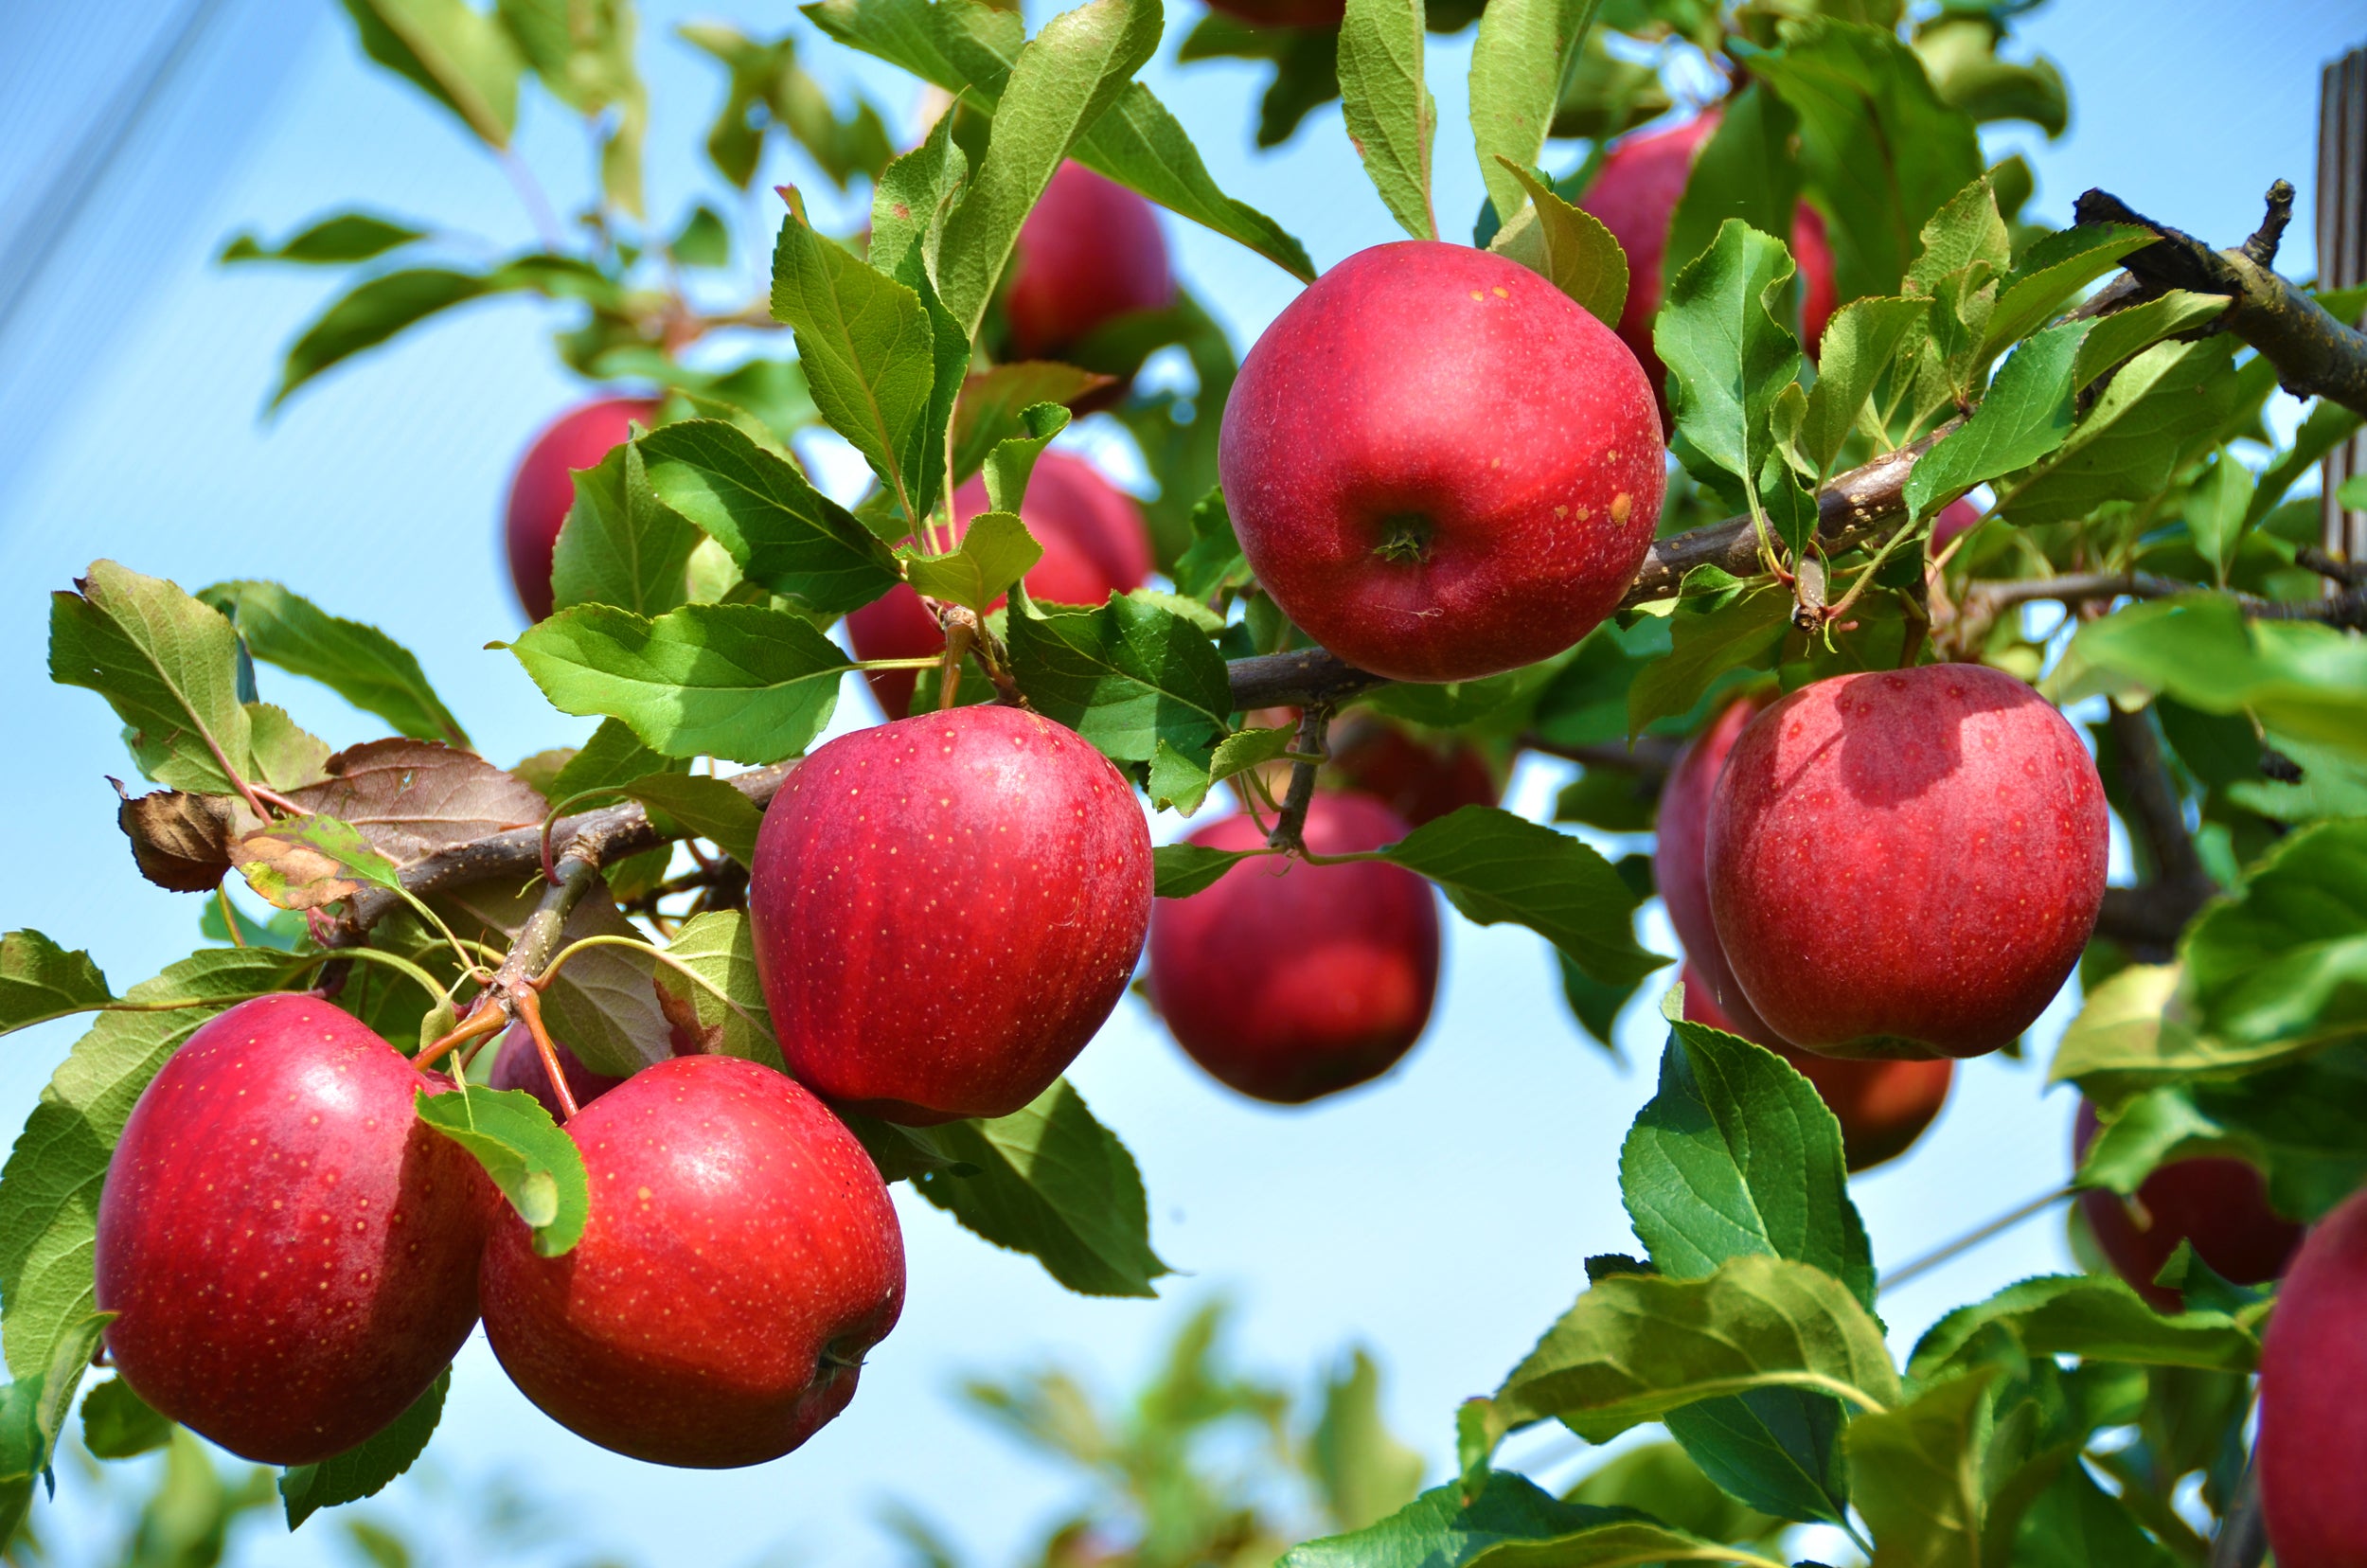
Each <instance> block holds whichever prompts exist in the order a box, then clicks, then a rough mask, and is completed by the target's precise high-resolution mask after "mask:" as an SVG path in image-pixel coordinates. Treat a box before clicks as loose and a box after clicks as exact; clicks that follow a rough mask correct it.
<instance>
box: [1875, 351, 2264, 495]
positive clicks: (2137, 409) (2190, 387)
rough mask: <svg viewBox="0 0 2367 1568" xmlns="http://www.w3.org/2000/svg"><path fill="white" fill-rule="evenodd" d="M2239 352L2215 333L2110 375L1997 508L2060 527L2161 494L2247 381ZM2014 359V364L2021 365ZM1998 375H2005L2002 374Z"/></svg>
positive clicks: (2149, 353)
mask: <svg viewBox="0 0 2367 1568" xmlns="http://www.w3.org/2000/svg"><path fill="white" fill-rule="evenodd" d="M2073 325H2074V324H2070V323H2067V324H2066V325H2065V326H2064V327H2056V328H2050V329H2049V331H2055V332H2060V331H2065V330H2069V329H2070V327H2071V326H2073ZM2044 337H2045V334H2044V333H2041V334H2040V336H2039V338H2037V339H2033V340H2032V343H2033V344H2034V345H2035V344H2036V343H2038V342H2039V341H2042V340H2043V338H2044ZM2233 353H2234V348H2233V347H2232V346H2231V343H2230V341H2229V340H2228V339H2227V338H2225V337H2216V338H2205V339H2203V340H2202V341H2201V342H2199V343H2157V344H2155V345H2154V346H2153V347H2150V348H2148V349H2146V350H2145V352H2144V353H2141V354H2139V355H2138V356H2137V357H2136V358H2135V359H2133V360H2130V361H2129V362H2128V363H2127V365H2123V366H2122V367H2121V370H2120V373H2119V374H2118V375H2116V376H2114V377H2113V378H2112V380H2111V383H2110V384H2109V385H2108V386H2106V387H2105V389H2104V392H2103V394H2102V395H2101V396H2100V397H2098V398H2097V399H2096V401H2095V406H2094V407H2093V408H2091V409H2090V410H2089V411H2088V413H2087V415H2086V416H2085V417H2084V418H2082V419H2080V421H2079V423H2078V425H2077V427H2076V428H2075V429H2074V430H2073V432H2072V434H2071V436H2070V437H2069V438H2067V439H2066V440H2065V441H2064V442H2063V443H2062V447H2061V450H2060V451H2059V452H2057V453H2056V455H2055V456H2054V457H2053V458H2052V459H2051V460H2049V461H2048V462H2047V463H2046V464H2045V465H2044V466H2043V467H2041V468H2039V469H2038V471H2037V472H2035V473H2033V474H2032V475H2030V476H2029V477H2028V478H2026V479H2021V480H2019V481H2017V482H2016V483H2014V484H2013V485H2012V486H2011V487H2010V488H2009V489H2007V490H2006V493H2005V494H2004V495H2002V497H2000V500H1999V507H1998V509H1999V510H2001V511H2002V512H2004V514H2005V515H2006V517H2007V518H2008V519H2009V520H2011V521H2012V522H2015V523H2019V524H2022V525H2025V526H2028V525H2035V524H2042V523H2060V522H2068V521H2071V520H2073V519H2074V518H2080V517H2085V516H2087V515H2088V514H2089V513H2090V512H2091V511H2093V510H2094V509H2095V508H2097V507H2099V506H2101V505H2103V504H2104V503H2106V502H2108V501H2134V500H2142V499H2145V498H2146V497H2149V496H2153V495H2157V494H2159V493H2161V491H2162V490H2165V489H2166V488H2168V485H2169V482H2170V476H2171V475H2172V474H2174V473H2175V472H2177V471H2178V470H2179V468H2180V466H2181V465H2182V464H2183V463H2184V462H2185V461H2186V459H2187V457H2188V455H2189V454H2190V451H2191V449H2192V448H2194V447H2196V446H2198V445H2200V444H2201V443H2202V442H2203V441H2204V440H2206V439H2207V438H2209V437H2213V436H2215V435H2216V433H2217V431H2218V429H2219V426H2220V425H2221V423H2222V422H2223V421H2224V420H2225V419H2226V418H2227V416H2228V413H2229V411H2230V410H2231V409H2232V408H2233V407H2234V404H2235V400H2236V397H2237V395H2238V393H2239V391H2240V383H2238V381H2237V379H2236V376H2235V372H2234V361H2233V358H2232V356H2233ZM2016 357H2017V358H2019V357H2020V355H2019V354H2017V356H2016ZM2006 363H2007V368H2009V369H2010V368H2011V367H2012V363H2013V362H2012V361H2010V360H2009V361H2007V362H2006ZM1999 376H2000V379H2001V380H2002V379H2003V372H2002V371H2001V372H2000V373H1999ZM1919 466H1920V465H1918V467H1919Z"/></svg>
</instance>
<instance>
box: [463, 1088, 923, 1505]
mask: <svg viewBox="0 0 2367 1568" xmlns="http://www.w3.org/2000/svg"><path fill="white" fill-rule="evenodd" d="M567 1131H568V1134H569V1135H570V1136H571V1137H573V1138H574V1139H575V1140H576V1146H577V1147H578V1149H581V1150H582V1151H583V1165H584V1170H585V1172H586V1174H588V1175H589V1176H590V1178H591V1185H592V1212H591V1217H590V1219H589V1221H587V1223H586V1224H585V1226H584V1232H583V1237H582V1239H580V1240H579V1241H578V1242H577V1243H576V1246H575V1249H574V1250H573V1251H572V1252H569V1253H566V1254H565V1255H563V1256H559V1257H544V1256H541V1255H540V1254H538V1253H537V1252H536V1251H535V1250H534V1241H533V1237H532V1235H531V1233H530V1232H528V1231H527V1229H526V1227H525V1223H524V1222H523V1221H520V1220H519V1219H518V1217H517V1216H516V1214H515V1213H513V1212H511V1211H510V1210H508V1209H507V1208H505V1209H504V1210H503V1212H502V1214H501V1216H500V1218H499V1219H498V1220H497V1221H495V1224H494V1227H493V1233H492V1235H491V1236H490V1237H489V1238H488V1239H487V1241H486V1244H485V1276H484V1277H485V1337H486V1339H487V1340H488V1341H489V1342H490V1343H491V1345H492V1346H493V1354H494V1355H496V1356H498V1357H499V1358H501V1363H502V1367H503V1369H504V1370H506V1371H507V1373H508V1374H509V1376H510V1380H511V1381H513V1382H515V1383H516V1384H517V1385H518V1387H519V1389H520V1391H521V1392H523V1393H524V1394H525V1397H526V1398H527V1399H532V1400H533V1401H534V1402H535V1404H536V1405H538V1406H539V1407H541V1409H542V1410H543V1413H544V1414H546V1415H548V1416H549V1417H551V1418H552V1419H553V1420H555V1421H557V1422H559V1423H560V1424H561V1426H563V1427H565V1428H567V1429H568V1430H569V1431H570V1432H573V1433H576V1434H578V1435H580V1436H583V1437H586V1438H588V1439H590V1440H591V1441H593V1442H595V1443H597V1444H599V1445H600V1446H601V1447H602V1448H606V1449H613V1450H614V1451H615V1452H618V1453H624V1454H630V1455H632V1457H633V1458H636V1459H646V1460H648V1461H650V1463H652V1464H659V1465H680V1466H685V1467H693V1468H697V1469H703V1470H716V1469H723V1468H727V1467H732V1466H739V1465H760V1464H762V1463H764V1462H765V1461H766V1460H768V1459H776V1458H778V1457H779V1456H780V1455H782V1454H784V1453H787V1452H789V1451H790V1450H792V1449H793V1448H795V1447H797V1445H799V1444H800V1443H803V1442H804V1441H805V1440H806V1439H807V1438H809V1437H810V1436H812V1435H813V1434H814V1433H815V1432H816V1431H818V1430H819V1429H820V1428H821V1427H822V1426H823V1425H824V1424H825V1423H826V1422H828V1420H829V1419H830V1418H831V1417H834V1416H836V1415H837V1414H838V1413H839V1412H840V1411H842V1410H844V1409H845V1408H846V1401H847V1400H849V1399H852V1398H854V1394H855V1381H856V1376H857V1374H858V1373H859V1372H860V1371H861V1369H862V1366H863V1355H864V1353H865V1352H866V1351H868V1350H869V1349H870V1348H871V1347H872V1346H873V1345H877V1344H878V1343H879V1342H880V1341H881V1339H883V1338H885V1337H886V1335H887V1332H888V1330H889V1329H890V1328H893V1327H896V1319H897V1315H898V1313H899V1312H900V1311H901V1310H902V1309H903V1305H904V1239H903V1233H902V1232H901V1230H899V1228H898V1226H897V1222H896V1207H895V1204H894V1203H891V1202H890V1201H889V1198H888V1192H887V1187H886V1185H884V1184H883V1183H881V1180H880V1173H879V1170H878V1168H877V1167H874V1166H873V1165H872V1163H871V1157H870V1156H869V1155H867V1154H865V1153H864V1152H863V1145H862V1144H860V1143H858V1142H856V1141H855V1136H854V1134H853V1133H851V1132H849V1131H846V1128H845V1125H844V1124H843V1123H841V1122H840V1121H839V1120H838V1118H837V1117H835V1116H833V1115H831V1114H830V1113H829V1112H828V1110H826V1109H824V1107H823V1105H822V1103H821V1101H819V1100H817V1099H815V1098H814V1097H813V1096H811V1095H810V1094H808V1093H807V1092H806V1091H805V1090H803V1089H801V1088H799V1087H798V1086H797V1085H796V1084H795V1083H794V1082H792V1080H791V1079H789V1078H785V1077H783V1076H782V1075H781V1074H779V1073H776V1072H774V1071H773V1070H772V1069H771V1068H769V1067H760V1066H758V1065H756V1063H755V1062H752V1061H742V1060H739V1059H738V1058H736V1057H719V1056H702V1057H677V1058H675V1059H673V1060H668V1061H661V1062H659V1063H657V1064H656V1065H655V1066H652V1067H649V1068H645V1069H644V1070H642V1071H641V1072H638V1073H635V1074H634V1075H633V1076H632V1078H629V1079H627V1080H626V1081H625V1082H624V1083H623V1084H621V1085H619V1086H618V1087H617V1088H615V1089H614V1090H612V1091H610V1092H609V1093H608V1094H607V1095H604V1096H601V1098H600V1101H599V1103H598V1104H596V1105H592V1106H587V1107H586V1108H585V1109H584V1111H583V1113H582V1114H580V1115H578V1116H577V1117H576V1118H575V1119H574V1120H573V1121H571V1122H569V1123H568V1124H567Z"/></svg>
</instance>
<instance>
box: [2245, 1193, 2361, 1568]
mask: <svg viewBox="0 0 2367 1568" xmlns="http://www.w3.org/2000/svg"><path fill="white" fill-rule="evenodd" d="M2362 1320H2367V1193H2354V1194H2353V1195H2352V1196H2351V1197H2349V1198H2348V1199H2346V1200H2344V1201H2343V1203H2342V1205H2341V1206H2340V1208H2338V1209H2336V1210H2335V1211H2334V1212H2333V1213H2332V1214H2329V1215H2327V1216H2326V1217H2325V1218H2324V1219H2323V1220H2321V1221H2318V1222H2317V1224H2315V1225H2313V1226H2311V1227H2310V1230H2309V1236H2308V1238H2307V1239H2306V1240H2305V1241H2304V1242H2303V1243H2302V1246H2301V1251H2300V1252H2299V1253H2297V1254H2295V1255H2294V1257H2293V1263H2292V1267H2290V1268H2288V1269H2287V1270H2286V1272H2285V1283H2284V1285H2283V1286H2282V1287H2281V1288H2280V1289H2279V1290H2278V1292H2277V1304H2276V1310H2275V1311H2274V1312H2272V1313H2270V1314H2269V1328H2268V1333H2267V1335H2266V1337H2265V1340H2264V1343H2263V1344H2262V1346H2261V1353H2260V1434H2259V1436H2258V1438H2257V1439H2256V1440H2255V1441H2254V1443H2253V1445H2252V1467H2253V1470H2254V1471H2255V1472H2256V1473H2257V1474H2258V1476H2259V1478H2260V1511H2261V1516H2262V1518H2263V1520H2264V1521H2265V1522H2266V1523H2267V1524H2268V1526H2269V1545H2270V1547H2272V1548H2273V1549H2274V1550H2275V1553H2276V1562H2277V1568H2360V1565H2361V1564H2367V1487H2361V1486H2360V1485H2359V1478H2360V1477H2361V1476H2367V1334H2361V1333H2360V1332H2359V1324H2360V1323H2361V1321H2362Z"/></svg>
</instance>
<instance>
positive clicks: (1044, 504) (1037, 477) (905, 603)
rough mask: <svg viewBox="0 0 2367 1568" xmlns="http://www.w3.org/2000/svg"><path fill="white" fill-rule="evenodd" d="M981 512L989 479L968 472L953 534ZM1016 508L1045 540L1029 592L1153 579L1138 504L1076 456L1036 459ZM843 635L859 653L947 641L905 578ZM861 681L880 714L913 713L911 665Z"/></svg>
mask: <svg viewBox="0 0 2367 1568" xmlns="http://www.w3.org/2000/svg"><path fill="white" fill-rule="evenodd" d="M986 509H987V484H986V481H985V480H984V479H981V478H979V477H978V476H976V475H975V474H973V475H971V476H970V480H969V481H968V482H967V483H965V484H964V485H963V486H962V487H961V488H960V489H959V490H955V491H954V492H953V537H954V538H955V539H956V540H958V539H960V538H961V536H962V535H963V534H964V533H965V532H967V531H968V530H969V527H970V520H971V519H972V518H974V517H976V516H977V515H978V514H979V513H980V512H982V511H985V510H986ZM1019 515H1020V520H1021V521H1022V522H1023V523H1025V524H1026V525H1027V531H1028V532H1029V533H1031V534H1033V535H1034V536H1035V539H1036V543H1039V544H1041V545H1042V546H1043V559H1042V560H1041V561H1037V562H1036V564H1035V565H1034V566H1033V567H1031V568H1030V569H1029V570H1028V573H1027V576H1026V579H1025V581H1026V583H1027V594H1028V597H1030V598H1034V599H1038V600H1041V601H1042V602H1043V603H1046V604H1101V603H1103V602H1105V601H1106V600H1107V599H1108V598H1109V597H1110V596H1111V595H1112V594H1124V593H1129V592H1131V591H1132V590H1134V589H1136V588H1140V587H1141V586H1142V585H1143V583H1144V581H1145V579H1148V577H1149V576H1150V568H1151V561H1150V533H1149V530H1148V527H1146V526H1145V525H1144V523H1143V509H1142V506H1141V504H1140V503H1139V502H1137V501H1136V500H1135V499H1134V498H1133V497H1132V496H1130V495H1129V494H1127V493H1126V492H1125V491H1124V490H1120V489H1118V488H1117V487H1116V486H1115V485H1112V483H1110V481H1109V480H1107V479H1105V478H1103V477H1102V476H1101V471H1100V470H1099V469H1096V468H1095V467H1094V466H1093V465H1092V464H1091V463H1089V462H1086V461H1085V460H1084V459H1083V458H1081V457H1072V456H1070V455H1069V454H1066V453H1064V452H1047V453H1045V454H1043V455H1042V456H1041V457H1039V458H1037V459H1036V468H1035V472H1034V473H1033V475H1031V476H1030V477H1029V479H1028V481H1027V495H1026V498H1025V499H1024V500H1023V501H1022V502H1021V503H1020V508H1019ZM995 602H996V603H997V604H1000V603H1001V602H1002V600H1000V599H997V600H996V601H995ZM846 635H847V640H848V641H849V642H850V643H852V644H853V646H854V650H855V657H857V658H858V659H919V658H926V657H927V656H929V655H930V654H932V653H937V652H942V651H943V650H944V648H945V632H944V629H943V628H941V627H940V626H938V625H937V621H936V617H935V616H934V615H931V614H929V612H928V610H927V608H926V607H924V606H923V605H922V604H921V602H920V596H919V595H918V594H916V593H914V592H913V591H912V589H911V588H910V587H909V586H907V585H905V584H902V583H899V584H898V585H897V586H896V587H894V588H891V589H889V590H888V591H887V593H886V594H884V595H883V596H881V597H879V598H876V599H873V600H872V601H871V602H870V603H869V604H866V605H864V606H863V608H862V609H860V610H858V611H856V612H855V613H854V614H853V615H848V616H847V617H846ZM863 678H864V679H865V680H866V681H868V682H869V683H870V685H871V695H872V696H873V697H874V698H876V699H877V700H878V702H879V704H880V709H881V712H882V713H884V714H885V715H886V716H887V717H889V718H890V719H901V718H903V717H904V715H905V714H906V713H907V712H908V711H910V709H911V707H912V701H913V688H914V687H915V686H917V685H918V684H919V679H920V676H919V672H918V671H917V670H911V669H867V670H865V671H863Z"/></svg>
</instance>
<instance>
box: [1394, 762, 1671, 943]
mask: <svg viewBox="0 0 2367 1568" xmlns="http://www.w3.org/2000/svg"><path fill="white" fill-rule="evenodd" d="M1379 859H1382V860H1386V861H1389V862H1390V863H1392V864H1397V865H1402V866H1404V867H1405V868H1406V869H1407V870H1409V871H1418V872H1420V873H1421V874H1422V875H1423V876H1425V877H1428V878H1429V879H1430V880H1431V881H1433V882H1436V883H1437V884H1438V886H1439V890H1440V891H1441V892H1443V893H1445V894H1446V895H1447V901H1448V902H1450V903H1451V904H1453V905H1454V906H1455V908H1457V909H1458V910H1461V911H1462V912H1463V915H1464V917H1465V918H1468V919H1469V920H1471V921H1473V922H1474V923H1476V924H1479V925H1494V924H1496V923H1498V922H1499V921H1505V920H1508V921H1510V922H1512V923H1513V924H1515V925H1524V926H1526V927H1528V928H1529V929H1530V930H1531V931H1534V932H1536V933H1537V934H1538V935H1540V936H1542V937H1544V938H1545V939H1546V940H1547V941H1549V942H1551V943H1553V944H1554V946H1555V947H1557V948H1558V949H1560V950H1561V952H1562V953H1565V954H1567V955H1568V956H1569V959H1570V961H1571V962H1572V963H1574V964H1575V965H1577V966H1578V968H1579V969H1580V970H1582V971H1585V972H1586V973H1587V974H1588V975H1590V976H1592V977H1593V978H1594V979H1596V980H1600V981H1603V982H1605V983H1607V984H1611V985H1616V984H1619V983H1620V982H1622V981H1626V980H1639V979H1642V978H1643V977H1644V976H1645V975H1646V974H1649V973H1651V972H1652V971H1654V970H1656V969H1658V968H1660V967H1661V966H1662V965H1664V964H1665V963H1667V962H1668V960H1667V959H1665V958H1664V957H1662V956H1661V955H1660V954H1659V953H1646V951H1645V950H1644V949H1642V948H1640V947H1638V946H1637V945H1636V940H1635V907H1636V904H1637V902H1638V901H1639V900H1637V898H1636V896H1635V894H1634V892H1633V891H1631V890H1630V889H1629V888H1628V884H1627V883H1626V882H1623V881H1621V880H1620V877H1619V873H1618V872H1616V871H1614V870H1612V869H1611V863H1610V862H1609V861H1607V860H1605V859H1603V857H1602V856H1600V855H1598V854H1596V853H1595V852H1594V851H1593V849H1592V848H1590V847H1588V846H1586V845H1583V844H1580V843H1579V842H1578V841H1577V840H1576V839H1575V838H1572V837H1570V836H1569V835H1568V834H1567V833H1557V832H1556V831H1554V829H1551V828H1545V827H1540V826H1539V824H1537V823H1534V822H1530V821H1528V820H1526V819H1525V818H1522V817H1517V816H1514V815H1513V814H1512V813H1511V812H1510V811H1502V810H1499V809H1498V808H1496V807H1493V806H1466V807H1465V808H1463V810H1461V811H1456V812H1454V813H1453V814H1451V815H1450V816H1443V817H1439V818H1437V819H1436V820H1434V821H1432V822H1426V823H1424V824H1423V825H1422V826H1421V827H1419V828H1416V829H1414V831H1412V832H1411V833H1408V834H1407V835H1406V836H1405V837H1404V838H1402V839H1400V840H1398V841H1397V843H1396V844H1393V845H1391V846H1388V847H1387V848H1385V849H1382V850H1380V851H1379Z"/></svg>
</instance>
